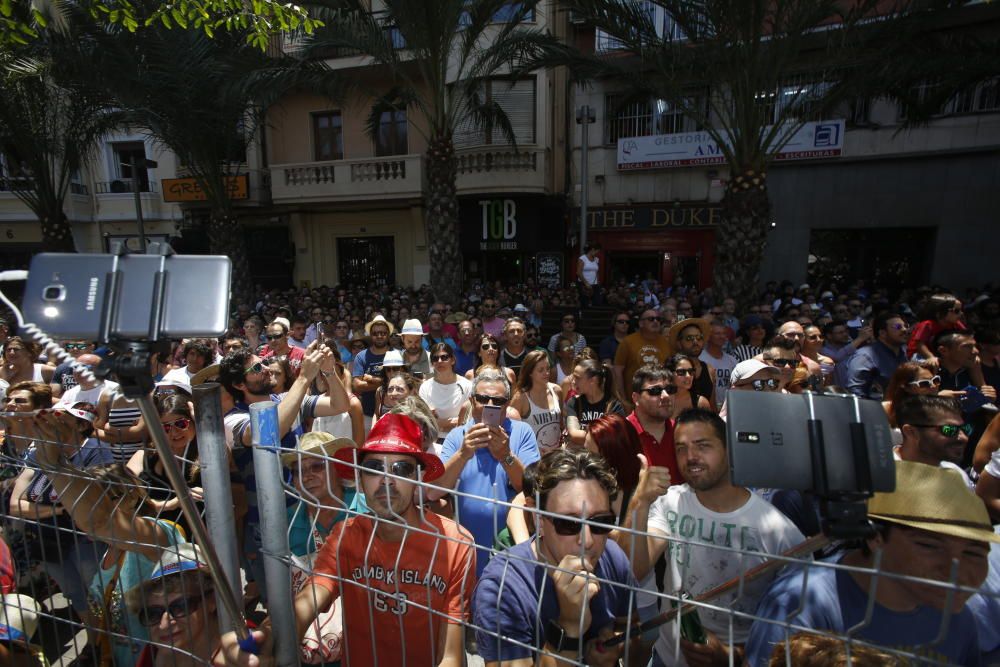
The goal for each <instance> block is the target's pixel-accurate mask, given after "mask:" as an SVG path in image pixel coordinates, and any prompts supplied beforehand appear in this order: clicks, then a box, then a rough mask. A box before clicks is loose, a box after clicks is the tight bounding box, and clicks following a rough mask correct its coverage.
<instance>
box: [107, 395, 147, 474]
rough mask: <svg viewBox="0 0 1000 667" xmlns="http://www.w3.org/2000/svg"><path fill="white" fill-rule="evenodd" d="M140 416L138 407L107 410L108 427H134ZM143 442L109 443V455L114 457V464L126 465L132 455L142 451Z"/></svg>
mask: <svg viewBox="0 0 1000 667" xmlns="http://www.w3.org/2000/svg"><path fill="white" fill-rule="evenodd" d="M141 414H142V413H141V411H140V410H139V408H138V407H135V408H132V407H128V408H110V409H109V410H108V427H109V428H128V427H129V426H135V424H136V422H138V421H139V417H140V416H141ZM143 442H144V441H143V440H141V439H140V440H135V441H133V442H109V443H108V447H110V448H111V454H112V456H114V457H115V463H128V461H129V459H131V458H132V455H133V454H135V453H136V452H137V451H139V450H140V449H142V445H143Z"/></svg>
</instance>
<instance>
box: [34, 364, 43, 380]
mask: <svg viewBox="0 0 1000 667" xmlns="http://www.w3.org/2000/svg"><path fill="white" fill-rule="evenodd" d="M44 365H45V364H35V365H34V367H33V368H32V369H31V371H32V372H31V381H32V382H45V380H44V379H43V378H42V366H44Z"/></svg>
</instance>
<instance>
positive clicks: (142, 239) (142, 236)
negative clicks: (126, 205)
mask: <svg viewBox="0 0 1000 667" xmlns="http://www.w3.org/2000/svg"><path fill="white" fill-rule="evenodd" d="M122 166H128V167H129V168H131V170H132V196H133V197H135V222H136V224H137V225H138V226H139V250H141V251H142V252H143V253H145V252H146V228H145V226H144V225H143V221H142V200H141V199H139V172H138V171H137V170H138V169H156V168H157V167H158V166H159V165H158V164H157V162H156V160H150V159H148V158H144V157H142V158H139V159H138V160H137V159H136V158H135V156H134V155H133V156H132V157H131V158H130V159H129V162H128V165H126V164H125V163H124V162H123V163H122Z"/></svg>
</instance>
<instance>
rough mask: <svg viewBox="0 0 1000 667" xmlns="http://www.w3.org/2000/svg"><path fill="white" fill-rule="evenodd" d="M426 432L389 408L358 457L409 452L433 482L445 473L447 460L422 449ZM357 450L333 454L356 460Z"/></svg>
mask: <svg viewBox="0 0 1000 667" xmlns="http://www.w3.org/2000/svg"><path fill="white" fill-rule="evenodd" d="M423 440H424V435H423V432H422V431H421V430H420V425H419V424H417V422H416V421H414V420H413V419H411V418H409V417H407V416H405V415H400V414H395V413H393V412H390V413H389V414H387V415H385V416H384V417H382V418H381V419H379V420H378V421H377V422H375V424H374V425H373V426H372V430H371V433H369V434H368V439H367V440H365V446H364V447H362V448H361V449H359V450H358V451H357V457H358V458H357V460H358V462H360V461H361V457H362V456H363V455H364V454H366V453H368V452H377V453H380V454H406V455H408V456H412V457H414V458H415V459H417V461H419V462H420V464H421V465H422V466H423V468H424V473H423V480H424V481H425V482H431V481H434V480H435V479H437V478H438V477H440V476H441V475H443V474H444V464H443V463H442V462H441V459H439V458H438V457H437V455H435V454H433V453H431V452H425V451H424V450H423V447H422V445H423ZM354 455H355V453H354V452H350V451H347V450H343V449H342V450H340V451H339V452H337V453H336V454H335V455H334V457H335V458H337V459H340V460H341V461H345V462H349V463H354Z"/></svg>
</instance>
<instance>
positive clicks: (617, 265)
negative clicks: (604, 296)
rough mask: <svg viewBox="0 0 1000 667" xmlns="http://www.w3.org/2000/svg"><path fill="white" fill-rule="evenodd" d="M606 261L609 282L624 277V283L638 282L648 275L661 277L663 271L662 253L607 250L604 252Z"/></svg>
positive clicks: (611, 282) (658, 278) (612, 282)
mask: <svg viewBox="0 0 1000 667" xmlns="http://www.w3.org/2000/svg"><path fill="white" fill-rule="evenodd" d="M605 256H606V257H607V262H608V271H609V273H608V278H609V283H610V284H615V283H617V282H618V281H619V280H622V279H624V280H625V282H626V283H638V282H639V281H642V280H645V279H646V278H648V277H653V278H656V279H657V280H660V279H661V275H662V273H663V253H659V252H651V253H636V252H621V251H609V252H606V253H605Z"/></svg>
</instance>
